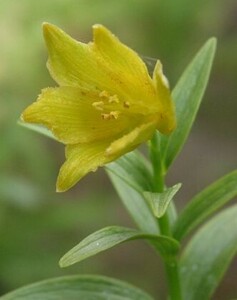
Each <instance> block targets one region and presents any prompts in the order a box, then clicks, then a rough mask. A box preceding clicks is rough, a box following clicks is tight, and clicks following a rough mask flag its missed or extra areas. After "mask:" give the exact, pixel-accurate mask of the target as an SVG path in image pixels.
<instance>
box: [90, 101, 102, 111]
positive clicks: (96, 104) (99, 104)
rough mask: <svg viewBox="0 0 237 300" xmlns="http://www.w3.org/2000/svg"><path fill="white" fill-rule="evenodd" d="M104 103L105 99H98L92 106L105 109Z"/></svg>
mask: <svg viewBox="0 0 237 300" xmlns="http://www.w3.org/2000/svg"><path fill="white" fill-rule="evenodd" d="M103 105H104V102H103V101H97V102H93V103H92V106H93V107H94V108H95V109H97V110H101V111H102V110H103V107H102V106H103Z"/></svg>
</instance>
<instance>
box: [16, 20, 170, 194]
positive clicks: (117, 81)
mask: <svg viewBox="0 0 237 300" xmlns="http://www.w3.org/2000/svg"><path fill="white" fill-rule="evenodd" d="M43 31H44V38H45V41H46V45H47V48H48V53H49V60H48V64H47V66H48V69H49V72H50V74H51V76H52V77H53V79H54V80H55V81H56V82H57V83H58V85H59V87H55V88H46V89H43V90H42V93H41V94H40V96H39V97H38V99H37V101H36V102H34V103H33V104H32V105H30V106H29V107H28V108H26V110H25V111H24V112H23V114H22V119H23V121H25V122H28V123H35V124H41V125H43V126H45V127H47V128H48V129H50V130H51V131H52V133H53V134H54V135H55V137H56V138H57V139H58V140H59V141H60V142H62V143H64V144H65V145H66V151H65V152H66V161H65V163H64V164H63V166H62V167H61V169H60V172H59V175H58V179H57V191H59V192H62V191H66V190H67V189H69V188H70V187H72V186H73V185H75V184H76V183H77V182H78V181H79V180H80V179H81V178H82V177H83V176H84V175H86V174H87V173H88V172H90V171H94V170H96V169H97V167H99V166H103V165H105V164H106V163H109V162H111V161H113V160H115V159H117V158H118V157H119V156H121V155H123V154H125V153H127V152H129V151H131V150H133V149H135V148H136V147H137V146H138V145H139V144H141V143H142V142H144V141H147V140H148V139H150V138H151V136H152V135H153V133H154V132H155V130H156V129H158V130H159V131H160V132H161V133H164V134H168V133H170V132H171V131H172V130H173V129H174V127H175V116H174V108H173V104H172V100H171V96H170V91H169V87H168V82H167V79H166V78H165V76H164V75H163V73H162V65H161V63H160V61H157V63H156V66H155V69H154V73H153V77H152V78H151V77H150V76H149V74H148V71H147V68H146V65H145V64H144V62H143V61H142V60H141V58H140V57H139V56H138V55H137V54H136V53H135V52H134V51H133V50H131V49H130V48H128V47H127V46H125V45H124V44H122V43H121V42H120V41H119V40H118V38H116V37H115V36H114V35H113V34H112V33H111V32H110V31H109V30H108V29H106V28H105V27H104V26H102V25H95V26H93V42H90V43H88V44H84V43H81V42H78V41H76V40H74V39H72V38H71V37H70V36H68V35H67V34H66V33H65V32H63V31H62V30H61V29H59V28H58V27H56V26H54V25H51V24H48V23H45V24H44V25H43Z"/></svg>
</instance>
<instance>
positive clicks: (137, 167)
mask: <svg viewBox="0 0 237 300" xmlns="http://www.w3.org/2000/svg"><path fill="white" fill-rule="evenodd" d="M106 169H107V170H108V171H110V172H111V173H112V174H115V175H116V176H118V177H119V178H120V179H122V180H123V181H124V182H126V183H127V184H128V185H129V186H130V187H132V188H133V189H135V190H136V191H138V192H142V191H144V190H150V189H151V188H152V168H151V165H150V164H149V162H148V161H147V160H146V159H145V157H144V156H143V155H142V154H141V153H140V152H139V151H137V150H135V151H133V152H130V153H127V154H126V155H123V156H122V157H121V158H119V159H117V160H116V161H114V162H112V163H110V164H108V165H107V166H106Z"/></svg>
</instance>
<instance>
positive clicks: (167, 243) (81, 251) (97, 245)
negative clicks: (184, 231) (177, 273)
mask: <svg viewBox="0 0 237 300" xmlns="http://www.w3.org/2000/svg"><path fill="white" fill-rule="evenodd" d="M137 239H147V240H149V241H151V242H152V244H153V245H154V246H155V247H156V249H157V250H158V251H159V252H160V254H161V255H162V256H163V257H164V258H165V259H171V258H172V256H173V255H174V254H175V253H176V252H177V250H178V248H179V244H178V243H177V241H175V240H173V239H171V238H168V237H165V236H159V235H151V234H146V233H144V232H140V231H137V230H134V229H130V228H125V227H119V226H110V227H106V228H103V229H101V230H99V231H96V232H94V233H92V234H91V235H89V236H88V237H86V238H85V239H84V240H82V241H81V242H80V243H79V244H78V245H76V246H75V247H74V248H72V249H71V250H70V251H69V252H67V253H66V254H65V255H64V256H63V257H62V258H61V259H60V266H61V267H67V266H70V265H73V264H75V263H77V262H80V261H82V260H84V259H86V258H88V257H91V256H93V255H95V254H97V253H100V252H102V251H105V250H107V249H109V248H112V247H114V246H116V245H119V244H121V243H123V242H126V241H130V240H137Z"/></svg>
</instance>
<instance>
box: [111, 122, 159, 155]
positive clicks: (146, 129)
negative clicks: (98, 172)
mask: <svg viewBox="0 0 237 300" xmlns="http://www.w3.org/2000/svg"><path fill="white" fill-rule="evenodd" d="M156 126H157V123H156V122H149V123H145V124H142V125H141V126H140V127H136V128H135V129H133V130H132V131H131V132H129V133H128V134H126V135H124V136H123V137H121V138H120V139H117V140H116V141H114V142H112V143H111V144H110V145H109V147H108V148H107V149H106V155H107V156H108V157H111V159H112V160H114V159H116V158H118V157H119V156H121V155H123V154H125V153H127V152H129V151H132V150H133V149H135V148H136V147H138V146H139V145H140V144H141V143H143V142H145V141H147V140H149V139H150V138H151V137H152V135H153V133H154V131H155V129H156Z"/></svg>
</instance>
